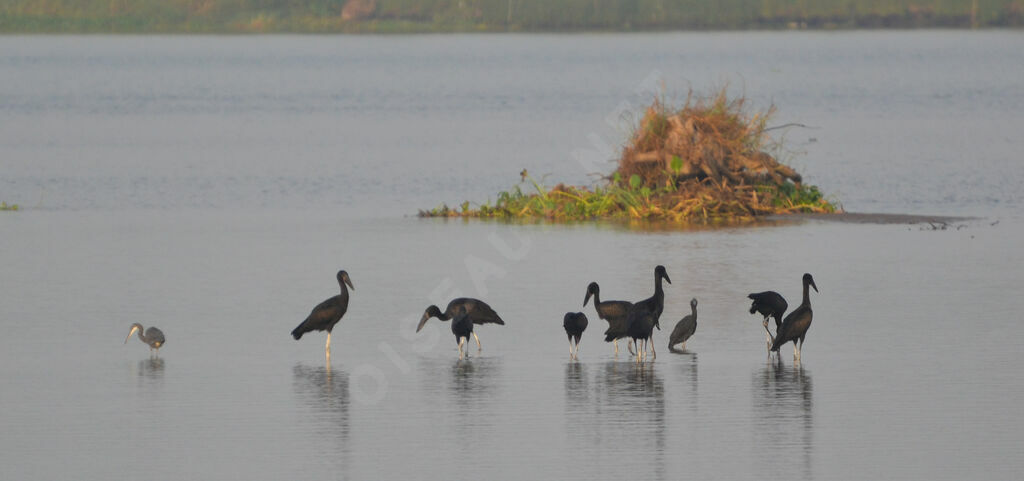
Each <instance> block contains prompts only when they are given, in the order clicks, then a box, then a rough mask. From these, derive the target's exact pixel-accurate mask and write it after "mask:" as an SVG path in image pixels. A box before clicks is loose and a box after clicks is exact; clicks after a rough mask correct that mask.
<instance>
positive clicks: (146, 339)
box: [124, 322, 165, 354]
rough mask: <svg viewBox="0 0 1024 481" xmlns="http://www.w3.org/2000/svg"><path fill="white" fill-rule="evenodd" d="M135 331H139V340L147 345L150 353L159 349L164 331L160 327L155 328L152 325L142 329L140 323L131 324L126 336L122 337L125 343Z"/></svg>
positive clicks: (162, 343)
mask: <svg viewBox="0 0 1024 481" xmlns="http://www.w3.org/2000/svg"><path fill="white" fill-rule="evenodd" d="M136 331H138V332H139V340H140V341H142V342H143V343H144V344H146V345H147V346H149V353H150V354H154V353H156V351H157V350H158V349H160V346H163V345H164V342H165V340H164V331H161V330H160V329H157V328H155V327H153V326H150V327H149V329H145V330H144V329H143V328H142V324H139V323H137V322H136V323H134V324H132V328H131V330H130V331H128V337H126V338H124V343H125V344H128V340H129V339H131V338H132V334H135V332H136Z"/></svg>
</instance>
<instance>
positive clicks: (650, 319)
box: [626, 307, 657, 362]
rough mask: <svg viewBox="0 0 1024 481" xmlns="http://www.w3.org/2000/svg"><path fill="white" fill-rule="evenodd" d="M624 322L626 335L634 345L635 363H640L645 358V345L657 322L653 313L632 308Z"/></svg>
mask: <svg viewBox="0 0 1024 481" xmlns="http://www.w3.org/2000/svg"><path fill="white" fill-rule="evenodd" d="M626 322H627V323H628V324H629V327H628V328H627V334H626V335H627V336H629V337H631V338H632V339H633V344H636V362H641V361H642V360H644V359H646V358H647V344H648V343H649V341H650V339H651V333H652V332H654V325H655V324H656V323H657V321H656V320H655V319H654V313H652V312H648V311H646V310H643V309H637V308H635V307H634V308H633V309H630V311H629V317H628V318H627V321H626Z"/></svg>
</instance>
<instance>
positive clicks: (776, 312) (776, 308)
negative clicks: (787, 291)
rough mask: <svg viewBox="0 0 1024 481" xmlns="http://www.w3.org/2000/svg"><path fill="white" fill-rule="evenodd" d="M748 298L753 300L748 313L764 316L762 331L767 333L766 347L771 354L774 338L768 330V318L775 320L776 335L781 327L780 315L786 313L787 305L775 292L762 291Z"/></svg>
mask: <svg viewBox="0 0 1024 481" xmlns="http://www.w3.org/2000/svg"><path fill="white" fill-rule="evenodd" d="M747 297H748V298H750V299H751V300H753V302H751V303H750V313H751V314H753V313H755V312H756V313H758V314H761V315H762V316H764V322H762V324H763V325H764V330H765V332H766V333H767V336H768V339H767V347H768V352H769V353H771V352H772V351H771V349H772V341H773V340H774V339H775V336H772V331H770V330H769V329H768V318H770V317H774V318H775V332H776V333H778V332H779V329H780V328H781V327H782V315H783V314H785V313H786V309H788V308H789V304H787V303H786V299H784V298H783V297H782V295H781V294H779V293H778V292H775V291H764V292H755V293H753V294H749V295H747Z"/></svg>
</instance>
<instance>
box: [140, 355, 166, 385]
mask: <svg viewBox="0 0 1024 481" xmlns="http://www.w3.org/2000/svg"><path fill="white" fill-rule="evenodd" d="M138 369H139V377H140V378H143V379H147V380H162V379H163V378H164V360H163V358H160V357H150V358H149V359H146V360H145V361H139V368H138Z"/></svg>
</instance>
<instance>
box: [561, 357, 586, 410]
mask: <svg viewBox="0 0 1024 481" xmlns="http://www.w3.org/2000/svg"><path fill="white" fill-rule="evenodd" d="M588 390H589V389H588V387H587V366H585V365H583V364H580V363H579V362H576V361H569V362H567V363H565V406H566V410H568V411H572V410H573V407H574V406H584V405H586V404H587V401H588V400H589V398H590V394H589V393H588Z"/></svg>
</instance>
